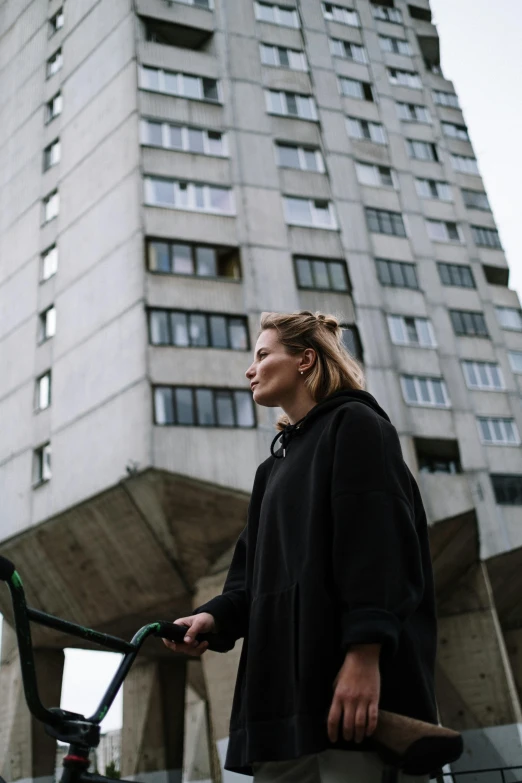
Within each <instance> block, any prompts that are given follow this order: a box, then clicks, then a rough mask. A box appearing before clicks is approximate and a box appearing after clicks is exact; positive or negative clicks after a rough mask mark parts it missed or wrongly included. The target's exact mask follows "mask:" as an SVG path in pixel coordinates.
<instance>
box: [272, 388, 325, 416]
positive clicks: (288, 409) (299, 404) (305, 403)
mask: <svg viewBox="0 0 522 783" xmlns="http://www.w3.org/2000/svg"><path fill="white" fill-rule="evenodd" d="M303 392H304V393H303ZM316 405H317V403H316V402H315V400H313V399H312V397H311V396H310V394H309V393H308V392H307V391H306V389H303V390H302V393H301V394H299V395H296V396H295V397H294V399H292V400H287V401H285V402H284V404H282V405H281V407H282V409H283V410H284V412H285V413H286V415H287V416H288V419H289V421H290V424H295V423H296V422H298V421H301V419H303V418H304V417H305V416H306V414H307V413H308V412H309V411H311V410H312V408H315V406H316Z"/></svg>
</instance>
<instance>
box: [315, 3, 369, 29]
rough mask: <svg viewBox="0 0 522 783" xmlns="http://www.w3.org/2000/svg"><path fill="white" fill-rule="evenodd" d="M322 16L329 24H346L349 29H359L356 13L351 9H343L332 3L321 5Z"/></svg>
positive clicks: (359, 24)
mask: <svg viewBox="0 0 522 783" xmlns="http://www.w3.org/2000/svg"><path fill="white" fill-rule="evenodd" d="M322 6H323V16H324V18H325V19H328V20H329V21H330V22H340V23H341V24H348V25H350V26H351V27H360V26H361V23H360V22H359V15H358V13H357V11H354V10H352V9H351V8H344V7H343V6H341V5H332V3H323V4H322Z"/></svg>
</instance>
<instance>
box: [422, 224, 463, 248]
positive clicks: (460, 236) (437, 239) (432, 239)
mask: <svg viewBox="0 0 522 783" xmlns="http://www.w3.org/2000/svg"><path fill="white" fill-rule="evenodd" d="M425 221H426V231H427V234H428V238H429V240H430V242H443V243H444V244H446V243H448V244H449V243H451V242H455V243H456V244H459V245H462V244H463V242H464V236H463V234H462V229H461V226H460V224H459V223H455V222H454V221H453V220H437V219H435V218H425ZM432 223H437V224H440V225H442V226H444V227H445V231H446V235H447V238H445V239H442V238H440V237H433V236H432V235H431V234H430V231H429V225H430V224H432ZM448 225H454V226H456V229H457V234H458V239H452V238H451V237H450V233H449V231H448Z"/></svg>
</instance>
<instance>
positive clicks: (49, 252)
mask: <svg viewBox="0 0 522 783" xmlns="http://www.w3.org/2000/svg"><path fill="white" fill-rule="evenodd" d="M53 251H56V252H55V253H53ZM49 257H50V258H52V259H55V260H53V264H52V265H51V269H52V271H51V272H50V273H49V274H45V261H46V259H47V258H49ZM40 265H41V266H40V282H41V283H45V281H46V280H49V279H50V278H51V277H53V276H54V275H55V274H56V273H57V271H58V246H57V245H56V243H54V244H52V245H50V246H49V247H48V248H46V249H45V250H44V251H43V253H42V254H41V256H40Z"/></svg>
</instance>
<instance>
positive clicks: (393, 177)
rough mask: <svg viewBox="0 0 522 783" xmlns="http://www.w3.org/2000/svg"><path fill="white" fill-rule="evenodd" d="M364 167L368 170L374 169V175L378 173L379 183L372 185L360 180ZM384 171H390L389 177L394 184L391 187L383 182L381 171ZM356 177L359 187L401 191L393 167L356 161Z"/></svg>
mask: <svg viewBox="0 0 522 783" xmlns="http://www.w3.org/2000/svg"><path fill="white" fill-rule="evenodd" d="M362 167H364V168H366V169H372V171H373V172H374V173H375V172H377V175H378V178H379V182H372V183H370V182H364V181H363V180H362V179H361V178H360V174H361V168H362ZM382 169H388V173H389V176H390V179H391V182H392V184H391V185H389V184H387V183H385V182H383V181H382V179H381V177H382V176H383V174H382V171H381V170H382ZM355 176H356V177H357V181H358V183H359V185H362V186H363V187H366V188H388V189H391V190H398V189H399V180H398V178H397V174H396V172H395V169H393V168H392V167H391V166H382V165H381V164H380V163H367V162H366V161H363V160H356V161H355Z"/></svg>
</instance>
